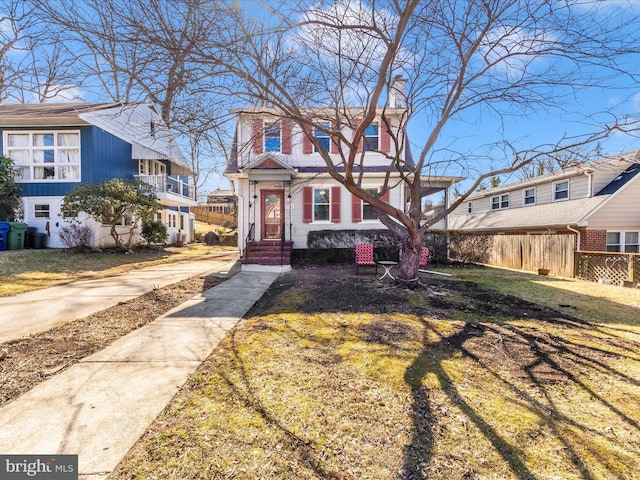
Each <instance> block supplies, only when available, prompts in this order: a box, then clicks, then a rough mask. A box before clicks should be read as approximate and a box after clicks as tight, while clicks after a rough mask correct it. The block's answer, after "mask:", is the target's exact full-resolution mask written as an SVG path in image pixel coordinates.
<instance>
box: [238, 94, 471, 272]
mask: <svg viewBox="0 0 640 480" xmlns="http://www.w3.org/2000/svg"><path fill="white" fill-rule="evenodd" d="M307 111H308V113H309V115H313V116H314V117H316V120H317V122H316V124H317V125H321V124H322V123H323V120H322V119H331V118H332V116H333V115H335V113H334V112H327V111H323V110H311V109H308V110H307ZM234 113H236V115H237V117H238V122H237V127H236V132H235V142H234V148H233V155H232V157H231V159H230V162H229V164H228V166H227V169H226V172H225V176H226V177H227V178H229V179H230V180H232V181H234V182H236V183H237V187H236V192H237V195H238V247H239V249H240V252H241V255H242V257H243V262H245V263H250V264H263V265H282V266H286V265H289V261H290V257H289V252H290V251H291V249H306V248H308V236H309V234H310V233H311V232H314V231H318V230H350V231H351V230H372V229H386V227H385V226H384V225H383V224H382V223H381V222H380V221H379V220H378V217H377V214H376V211H375V210H374V208H373V207H372V206H371V205H369V204H367V203H365V202H363V201H362V200H361V199H360V198H358V197H356V196H354V195H352V194H351V193H350V192H349V191H348V190H347V189H346V188H345V187H344V186H342V185H341V184H340V183H338V182H337V181H336V180H334V179H333V178H332V177H331V176H330V175H329V174H328V173H327V165H326V163H325V161H324V160H323V158H322V157H321V155H320V153H319V152H318V151H316V149H315V147H314V145H313V143H312V142H311V140H310V137H315V138H316V139H317V140H318V142H319V143H320V144H322V145H323V146H324V149H325V150H326V151H327V152H329V153H330V156H331V158H332V160H333V163H334V165H335V166H336V169H337V170H338V171H342V172H343V171H344V167H343V166H342V162H343V159H342V157H341V154H340V150H341V145H340V144H339V140H338V139H337V138H331V137H330V134H329V133H327V132H330V131H335V130H337V129H338V128H339V129H340V131H341V132H342V134H343V135H344V136H345V137H346V138H347V139H350V138H352V127H351V126H350V125H354V124H357V118H358V115H362V111H361V110H360V111H358V109H352V110H351V111H349V112H347V113H346V114H345V115H344V116H345V118H344V119H341V121H340V125H343V126H341V127H338V126H337V125H338V120H335V119H333V120H326V121H324V124H325V128H326V130H325V129H321V128H317V129H315V130H314V131H303V129H302V128H301V127H300V126H299V125H297V124H295V123H294V122H292V121H291V120H290V119H288V118H286V117H285V118H282V116H281V115H280V112H278V111H275V110H269V109H266V108H258V107H256V108H247V109H243V110H241V111H236V112H234ZM377 113H378V115H377V118H376V119H375V120H374V122H373V123H372V124H371V125H370V127H369V128H368V129H367V131H366V133H365V135H366V139H365V142H364V145H360V146H359V147H358V151H359V154H360V155H361V158H362V162H361V163H360V165H359V166H357V167H356V169H355V174H356V175H359V174H360V173H362V179H361V185H362V187H363V188H365V189H370V190H371V191H372V193H377V192H381V189H382V187H383V185H384V184H385V176H386V175H387V174H388V172H390V180H389V183H388V185H389V186H390V188H388V189H387V190H386V192H383V193H382V199H383V200H385V201H387V202H389V203H390V204H391V205H393V206H395V207H396V208H398V209H401V210H403V211H404V210H405V209H408V207H409V205H408V203H407V202H408V196H407V192H406V191H405V186H404V185H405V184H404V183H403V181H402V180H401V178H400V177H401V175H400V172H398V171H397V170H396V169H395V167H390V162H391V160H390V158H393V157H394V156H395V148H396V144H397V145H408V142H406V141H405V139H404V132H401V131H398V130H399V128H398V125H400V121H401V119H402V118H403V116H404V115H406V107H405V106H404V105H399V104H397V103H396V104H394V105H388V106H387V107H386V108H379V110H378V112H377ZM332 123H333V126H332V125H331V124H332ZM386 125H389V126H390V127H389V129H392V131H395V132H396V133H397V136H396V138H397V140H398V141H397V143H396V142H394V141H393V139H392V138H391V135H390V133H389V131H388V128H387V127H386ZM400 153H401V154H400V160H401V163H406V165H407V166H411V165H412V160H411V155H410V152H409V149H408V148H404V149H403V150H402V151H401V152H400ZM405 174H406V172H405ZM460 180H461V178H459V177H428V178H426V177H425V178H424V179H423V186H424V188H423V191H424V193H425V195H431V194H435V193H436V192H441V193H442V194H443V198H444V199H445V202H446V201H447V199H448V198H449V193H448V192H449V189H450V187H451V186H452V185H453V184H454V183H455V182H457V181H460ZM434 228H442V229H445V228H447V225H446V219H445V220H443V221H442V222H440V223H439V224H438V225H435V226H434ZM283 250H284V252H285V254H284V255H282V251H283ZM252 252H253V254H252Z"/></svg>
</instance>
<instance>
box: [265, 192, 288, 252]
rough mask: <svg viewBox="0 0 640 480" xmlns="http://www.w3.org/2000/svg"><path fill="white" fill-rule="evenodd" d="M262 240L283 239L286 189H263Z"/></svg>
mask: <svg viewBox="0 0 640 480" xmlns="http://www.w3.org/2000/svg"><path fill="white" fill-rule="evenodd" d="M261 200H262V203H261V206H262V240H280V239H282V228H283V225H282V224H283V222H284V190H262V191H261Z"/></svg>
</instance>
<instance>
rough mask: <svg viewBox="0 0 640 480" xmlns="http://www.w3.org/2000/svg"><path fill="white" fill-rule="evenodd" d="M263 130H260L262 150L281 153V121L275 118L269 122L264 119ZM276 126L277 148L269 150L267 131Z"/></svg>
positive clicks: (274, 128)
mask: <svg viewBox="0 0 640 480" xmlns="http://www.w3.org/2000/svg"><path fill="white" fill-rule="evenodd" d="M263 127H264V128H263V130H262V137H263V138H262V143H263V149H262V151H263V152H265V153H281V152H282V122H280V120H276V121H275V122H270V121H267V120H265V121H264V123H263ZM276 127H277V129H278V149H277V150H270V149H269V148H267V132H269V131H270V130H272V131H275V130H276ZM274 138H275V137H274Z"/></svg>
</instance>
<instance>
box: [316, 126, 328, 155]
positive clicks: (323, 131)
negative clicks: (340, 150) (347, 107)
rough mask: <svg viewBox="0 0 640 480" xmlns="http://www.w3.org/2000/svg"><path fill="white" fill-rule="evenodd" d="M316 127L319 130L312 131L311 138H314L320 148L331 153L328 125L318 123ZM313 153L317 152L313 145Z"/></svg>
mask: <svg viewBox="0 0 640 480" xmlns="http://www.w3.org/2000/svg"><path fill="white" fill-rule="evenodd" d="M318 126H319V127H320V128H314V129H313V136H314V137H316V140H317V141H318V143H319V144H320V146H321V147H322V148H324V149H325V150H326V151H327V152H329V151H331V150H330V148H331V135H329V129H330V128H331V127H330V124H329V122H320V123H319V124H318ZM313 151H314V153H318V152H319V150H318V149H317V148H316V146H315V145H314V146H313Z"/></svg>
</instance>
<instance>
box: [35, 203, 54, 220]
mask: <svg viewBox="0 0 640 480" xmlns="http://www.w3.org/2000/svg"><path fill="white" fill-rule="evenodd" d="M33 216H34V217H35V218H51V210H50V208H49V204H45V203H36V204H35V205H34V210H33Z"/></svg>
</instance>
